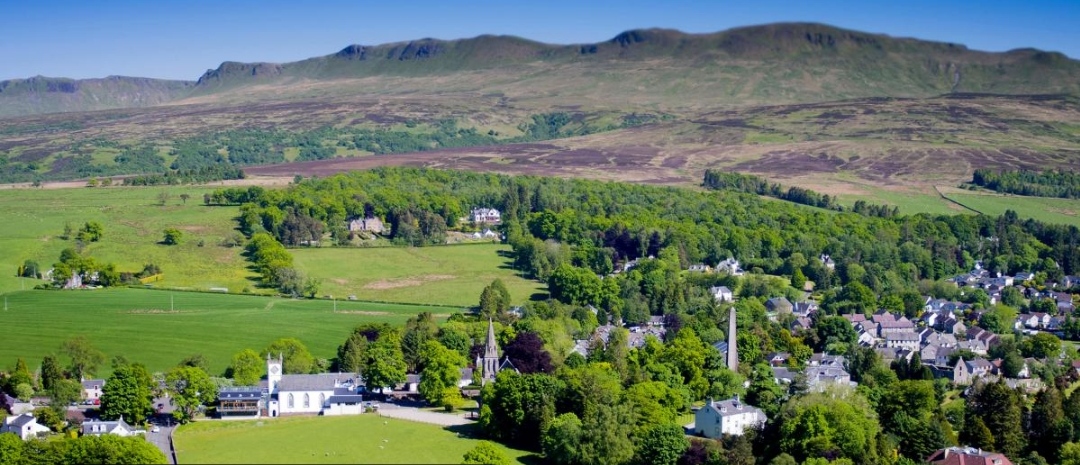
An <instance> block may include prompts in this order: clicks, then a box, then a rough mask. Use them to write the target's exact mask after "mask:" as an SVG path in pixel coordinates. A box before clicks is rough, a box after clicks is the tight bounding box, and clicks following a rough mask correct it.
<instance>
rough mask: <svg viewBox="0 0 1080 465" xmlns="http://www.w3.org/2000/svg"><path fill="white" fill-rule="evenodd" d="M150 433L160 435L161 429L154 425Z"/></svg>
mask: <svg viewBox="0 0 1080 465" xmlns="http://www.w3.org/2000/svg"><path fill="white" fill-rule="evenodd" d="M150 432H151V433H160V432H161V427H160V426H158V425H154V427H153V428H150Z"/></svg>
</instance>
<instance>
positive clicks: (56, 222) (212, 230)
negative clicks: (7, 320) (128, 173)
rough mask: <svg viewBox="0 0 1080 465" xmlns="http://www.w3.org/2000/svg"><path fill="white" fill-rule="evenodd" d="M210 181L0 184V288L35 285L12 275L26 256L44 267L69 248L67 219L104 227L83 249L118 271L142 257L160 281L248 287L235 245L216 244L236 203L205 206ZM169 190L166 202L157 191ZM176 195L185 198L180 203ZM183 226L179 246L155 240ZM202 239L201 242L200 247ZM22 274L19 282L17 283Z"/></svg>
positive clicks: (137, 264) (227, 230)
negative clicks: (202, 183)
mask: <svg viewBox="0 0 1080 465" xmlns="http://www.w3.org/2000/svg"><path fill="white" fill-rule="evenodd" d="M211 190H213V188H212V187H179V186H178V187H148V188H131V187H128V188H97V189H90V188H78V189H0V218H3V219H4V221H0V293H3V292H7V291H12V290H19V289H24V288H25V289H29V288H32V287H33V286H35V285H37V284H39V282H37V281H35V280H32V279H24V280H20V279H19V278H16V277H15V274H16V271H17V268H18V266H19V265H21V264H22V263H23V261H24V260H27V259H30V260H34V261H36V262H38V264H39V265H40V266H41V267H42V269H43V271H44V270H48V269H49V268H50V267H51V265H52V264H53V263H55V262H57V259H58V257H59V256H60V251H61V250H63V249H64V248H66V247H73V246H74V245H75V241H74V240H64V239H61V238H60V236H61V235H62V234H63V231H64V225H65V223H71V224H72V225H73V226H74V227H75V228H76V229H78V228H79V227H81V226H82V225H83V224H85V223H86V222H87V221H98V222H100V223H101V224H102V225H103V226H104V230H105V232H104V236H103V237H102V238H101V240H100V241H99V242H95V243H91V244H89V245H88V246H87V247H86V250H85V254H87V255H89V256H91V257H94V258H95V259H97V260H99V261H103V262H113V263H116V265H117V267H118V268H119V269H120V270H121V271H138V270H141V269H142V267H143V265H144V264H146V263H155V264H157V265H158V266H160V267H161V269H162V270H163V272H164V274H165V280H163V281H161V285H163V286H169V287H190V288H197V289H208V288H211V287H227V288H229V289H230V290H232V291H234V292H239V291H240V290H241V289H243V288H245V287H251V288H254V287H255V286H254V283H253V281H251V280H250V279H249V277H251V276H253V274H252V273H250V272H249V271H248V270H247V269H246V265H247V263H246V262H245V261H244V259H243V257H241V256H240V250H239V249H237V248H225V247H221V246H219V245H218V244H219V243H220V242H221V240H222V239H223V238H225V237H227V236H228V235H230V234H233V230H232V228H234V227H235V222H234V221H233V217H235V216H236V212H237V209H236V208H234V207H206V206H203V205H202V196H203V194H204V193H206V192H209V191H211ZM162 192H165V193H167V194H168V196H169V199H168V201H167V202H166V205H165V206H160V205H158V196H159V195H161V193H162ZM181 194H187V195H189V196H190V198H189V199H188V200H187V202H186V203H185V202H184V201H183V200H182V199H181V198H180V195H181ZM169 227H174V228H177V229H180V230H181V231H183V233H184V239H183V242H182V243H181V244H180V245H178V246H165V245H160V244H158V242H159V241H161V239H162V231H163V230H164V229H165V228H169ZM200 241H201V242H202V244H203V245H202V246H201V247H200V246H199V243H200ZM20 281H22V282H20Z"/></svg>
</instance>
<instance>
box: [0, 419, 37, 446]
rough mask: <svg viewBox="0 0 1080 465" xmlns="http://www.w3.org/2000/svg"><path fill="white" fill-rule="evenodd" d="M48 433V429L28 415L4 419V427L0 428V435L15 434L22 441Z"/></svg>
mask: <svg viewBox="0 0 1080 465" xmlns="http://www.w3.org/2000/svg"><path fill="white" fill-rule="evenodd" d="M48 432H49V428H47V427H45V426H43V425H41V424H39V423H38V422H37V418H34V415H33V414H30V413H24V414H22V415H17V416H10V417H7V418H5V419H4V425H3V426H0V433H14V434H17V435H18V436H19V438H21V439H22V440H23V441H26V440H28V439H31V438H34V437H37V435H39V434H44V433H48Z"/></svg>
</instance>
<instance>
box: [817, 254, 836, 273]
mask: <svg viewBox="0 0 1080 465" xmlns="http://www.w3.org/2000/svg"><path fill="white" fill-rule="evenodd" d="M818 259H819V260H821V264H822V265H824V266H825V268H827V269H830V270H835V269H836V262H834V261H833V259H832V257H830V256H829V255H828V254H821V257H818Z"/></svg>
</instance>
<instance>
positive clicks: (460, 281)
mask: <svg viewBox="0 0 1080 465" xmlns="http://www.w3.org/2000/svg"><path fill="white" fill-rule="evenodd" d="M509 251H510V246H508V245H501V244H490V243H489V244H468V245H455V246H446V247H422V248H401V247H382V248H369V249H331V248H325V249H293V250H291V252H292V254H293V259H294V261H295V263H296V267H297V268H298V269H300V270H301V271H303V272H304V273H305V274H307V275H308V276H313V277H316V278H318V279H320V280H322V286H321V290H320V293H321V294H329V295H333V296H335V297H337V298H343V297H345V296H349V295H355V296H356V297H357V298H359V299H361V300H377V301H387V302H408V303H419V304H438V305H458V306H472V305H477V303H478V302H479V300H480V292H481V291H483V290H484V286H487V285H488V284H491V281H493V280H495V278H500V279H502V280H503V282H504V283H505V284H506V287H507V288H508V289H509V290H510V296H511V298H512V299H513V302H514V303H515V304H520V303H524V302H525V301H527V300H529V298H530V297H532V295H533V294H536V293H544V292H545V287H544V286H543V285H542V284H541V283H539V282H536V281H532V280H527V279H523V278H521V277H520V275H519V274H515V273H514V270H512V269H510V266H509V265H510V262H509V260H508V259H507V258H504V257H502V256H500V255H499V252H509Z"/></svg>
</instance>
